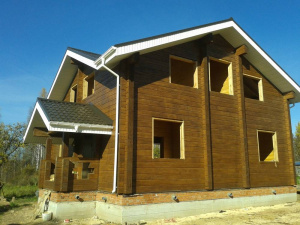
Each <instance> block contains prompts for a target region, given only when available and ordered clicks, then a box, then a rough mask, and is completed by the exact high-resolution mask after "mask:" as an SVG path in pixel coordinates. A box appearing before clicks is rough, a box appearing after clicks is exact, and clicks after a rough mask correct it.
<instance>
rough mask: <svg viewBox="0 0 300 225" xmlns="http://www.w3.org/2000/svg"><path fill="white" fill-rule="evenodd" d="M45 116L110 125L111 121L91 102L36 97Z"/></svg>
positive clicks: (52, 120)
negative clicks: (83, 102) (82, 102)
mask: <svg viewBox="0 0 300 225" xmlns="http://www.w3.org/2000/svg"><path fill="white" fill-rule="evenodd" d="M37 101H38V103H39V104H40V106H41V108H42V109H43V111H44V113H45V116H46V117H47V119H48V120H49V121H51V122H67V123H77V124H94V125H110V126H111V125H112V124H113V121H112V120H111V119H110V118H109V117H108V116H107V115H105V114H104V113H103V112H102V111H101V110H99V109H98V108H97V107H95V106H94V105H92V104H81V103H74V102H64V101H57V100H50V99H44V98H38V100H37Z"/></svg>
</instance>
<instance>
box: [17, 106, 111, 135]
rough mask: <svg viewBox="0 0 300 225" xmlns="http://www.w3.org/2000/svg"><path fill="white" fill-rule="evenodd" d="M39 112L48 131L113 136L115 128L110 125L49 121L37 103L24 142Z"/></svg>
mask: <svg viewBox="0 0 300 225" xmlns="http://www.w3.org/2000/svg"><path fill="white" fill-rule="evenodd" d="M36 112H38V113H39V114H40V116H41V118H42V120H43V122H44V124H45V126H46V128H47V130H48V131H56V132H72V133H88V134H105V135H111V134H112V130H113V126H109V125H96V124H84V123H70V122H59V121H49V119H48V118H47V116H46V115H45V113H44V111H43V110H42V108H41V106H40V104H39V103H38V102H37V103H36V105H35V107H34V110H33V113H32V115H31V118H30V121H29V123H28V127H27V129H26V132H25V135H24V137H23V140H25V139H26V137H27V135H28V132H29V130H30V127H31V124H32V122H33V119H34V115H35V113H36Z"/></svg>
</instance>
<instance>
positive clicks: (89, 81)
mask: <svg viewBox="0 0 300 225" xmlns="http://www.w3.org/2000/svg"><path fill="white" fill-rule="evenodd" d="M94 89H95V79H94V75H89V76H87V77H86V78H84V80H83V98H86V97H88V96H90V95H92V94H94Z"/></svg>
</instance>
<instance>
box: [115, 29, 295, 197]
mask: <svg viewBox="0 0 300 225" xmlns="http://www.w3.org/2000/svg"><path fill="white" fill-rule="evenodd" d="M201 51H202V50H201V48H200V47H199V44H198V43H197V41H194V42H189V43H185V44H181V45H177V46H174V47H170V48H166V49H163V50H160V51H156V52H152V53H148V54H145V55H142V56H140V59H139V63H138V64H136V65H135V67H134V77H135V79H134V83H135V84H134V85H135V86H134V93H135V96H134V98H135V115H136V116H135V119H134V123H135V124H136V125H135V126H136V131H135V132H136V133H135V134H134V135H136V142H135V145H134V146H135V148H134V154H133V157H134V158H133V162H134V163H133V164H134V168H133V184H132V185H133V189H134V192H135V193H145V192H164V191H186V190H203V189H207V188H206V186H205V181H206V180H207V179H209V177H208V176H209V174H208V173H206V172H205V165H206V163H207V162H206V158H205V157H204V156H205V151H207V149H206V146H207V145H206V144H205V136H206V134H207V132H208V131H206V130H203V129H204V128H205V126H204V121H203V120H204V116H203V115H202V113H201V112H203V109H204V105H205V103H204V98H203V86H204V83H203V82H204V81H203V79H202V78H203V76H204V71H205V70H204V69H203V68H202V67H203V63H202V60H203V58H202V56H203V55H205V54H204V53H203V52H201ZM234 53H235V49H234V48H233V47H232V46H231V45H230V44H229V43H228V42H226V40H225V39H223V38H222V37H221V36H220V35H216V36H214V37H213V43H212V44H209V45H208V46H207V54H208V57H213V58H217V59H223V60H226V61H228V62H231V63H232V76H233V95H227V94H221V93H218V92H213V91H212V92H210V94H209V95H210V117H211V118H210V121H211V125H210V126H211V131H210V132H211V148H212V180H213V182H212V183H213V184H212V188H213V189H222V188H243V187H260V186H281V185H293V184H294V178H293V176H294V174H293V169H292V155H291V148H290V147H288V146H290V143H289V142H290V139H289V138H288V137H289V135H288V130H289V129H290V128H289V127H288V126H287V124H288V123H287V121H288V119H289V115H287V110H285V107H286V104H287V102H286V100H284V97H283V95H282V94H281V93H280V92H279V91H277V90H276V89H275V88H274V87H273V86H272V84H270V83H269V82H268V80H266V79H265V78H264V77H263V76H262V75H261V74H259V72H258V71H255V69H254V68H253V67H252V66H251V65H250V64H249V63H248V62H247V61H246V60H240V57H241V58H243V57H242V56H238V55H235V54H234ZM170 55H175V56H179V57H183V58H186V59H190V60H194V61H198V84H199V89H197V88H192V87H187V86H183V85H178V84H172V83H170V82H169V56H170ZM241 62H242V63H243V66H242V65H241ZM247 68H250V70H252V72H249V70H247ZM243 73H246V74H248V75H253V76H257V77H259V78H262V80H263V90H264V92H263V93H264V99H265V100H264V101H263V102H260V101H258V100H253V99H245V98H244V95H243V88H242V87H241V85H240V84H241V83H242V74H243ZM243 102H244V104H245V110H246V113H245V110H244V109H243V107H242V106H241V105H242V103H243ZM122 109H124V110H127V108H126V107H125V105H124V108H123V107H122ZM121 114H122V113H121ZM243 114H244V115H245V117H246V124H243V122H242V118H241V117H242V115H243ZM253 117H254V118H253ZM152 118H162V119H171V120H180V121H184V145H185V159H174V158H172V159H168V158H161V159H152ZM124 123H125V122H124ZM243 129H246V130H245V133H246V136H245V137H244V136H243V135H245V134H243ZM257 129H262V130H269V131H276V132H277V138H278V152H279V162H278V163H276V165H275V163H274V162H259V157H258V154H259V153H258V144H257V134H256V132H257ZM244 138H245V140H246V146H247V148H249V155H248V153H247V155H246V156H245V154H246V153H245V147H244V143H243V141H241V140H244ZM247 140H248V142H247ZM120 147H121V145H120ZM123 150H125V148H124V149H123V148H120V151H121V152H122V151H123ZM125 152H126V151H125ZM120 154H121V153H120ZM124 157H125V156H124ZM124 157H123V158H124ZM248 157H249V168H248V173H249V174H248V175H246V173H247V169H246V168H245V167H246V163H245V162H246V161H248ZM121 158H122V157H121ZM122 168H123V166H122V164H121V165H120V167H119V169H120V170H119V173H120V174H122V173H123V169H122ZM249 171H250V172H249ZM121 177H123V175H122V176H121ZM121 177H119V178H121ZM247 177H248V178H247ZM249 177H250V178H249ZM247 179H249V181H247ZM119 181H121V179H119ZM120 184H124V182H120V183H119V186H118V187H119V188H120V189H121V188H122V185H120ZM208 189H209V188H208ZM119 191H120V190H119ZM119 193H122V191H120V192H119Z"/></svg>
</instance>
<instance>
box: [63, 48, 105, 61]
mask: <svg viewBox="0 0 300 225" xmlns="http://www.w3.org/2000/svg"><path fill="white" fill-rule="evenodd" d="M68 50H71V51H72V52H76V53H77V54H79V55H82V56H84V57H85V58H88V59H90V60H93V61H94V60H96V59H98V58H99V57H100V56H101V55H100V54H97V53H93V52H88V51H83V50H80V49H77V48H71V47H68Z"/></svg>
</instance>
